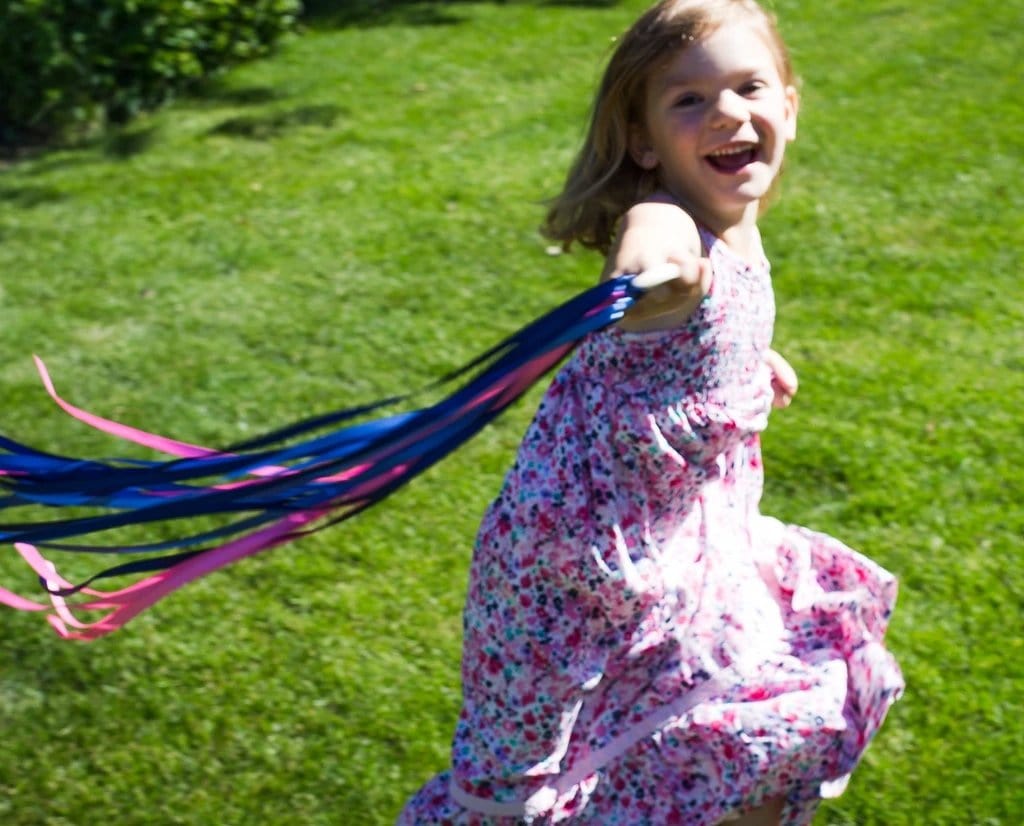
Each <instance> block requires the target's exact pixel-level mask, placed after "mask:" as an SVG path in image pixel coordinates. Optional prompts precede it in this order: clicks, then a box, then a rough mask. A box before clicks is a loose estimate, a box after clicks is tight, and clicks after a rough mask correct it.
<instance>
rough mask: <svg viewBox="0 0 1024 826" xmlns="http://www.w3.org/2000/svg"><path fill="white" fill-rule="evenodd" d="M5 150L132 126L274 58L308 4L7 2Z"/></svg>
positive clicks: (3, 27)
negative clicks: (100, 126)
mask: <svg viewBox="0 0 1024 826" xmlns="http://www.w3.org/2000/svg"><path fill="white" fill-rule="evenodd" d="M0 3H3V4H4V5H5V6H6V8H5V9H3V11H2V13H0V55H2V58H0V142H4V143H8V144H10V143H13V142H17V141H24V140H26V139H33V140H40V139H47V138H52V137H54V136H58V135H61V134H62V133H66V132H67V131H68V130H69V129H70V128H73V127H76V126H79V127H80V126H84V125H89V124H93V123H96V122H97V121H102V120H104V119H105V120H107V121H111V122H124V121H126V120H128V119H129V118H131V117H132V116H133V115H134V114H136V113H137V112H139V111H141V110H144V109H150V108H153V107H156V106H159V105H160V104H162V103H164V102H165V101H166V100H167V99H168V98H169V97H171V96H172V95H173V94H174V93H175V92H176V91H178V90H180V89H182V88H183V87H185V86H187V85H188V84H190V83H194V82H195V81H197V80H199V79H201V78H204V77H207V76H209V75H211V74H213V73H215V72H217V71H218V70H220V69H222V68H223V67H225V66H228V65H230V64H232V63H237V62H239V61H242V60H247V59H250V58H253V57H256V56H259V55H261V54H264V53H266V52H267V51H268V50H269V49H270V48H271V47H272V46H273V45H274V43H275V42H276V41H277V40H278V38H279V37H280V36H281V35H282V34H284V33H285V32H286V31H288V30H289V29H290V28H291V27H292V25H293V24H294V22H295V20H296V18H297V16H298V14H299V12H300V10H301V2H300V0H102V2H96V0H6V2H4V0H0Z"/></svg>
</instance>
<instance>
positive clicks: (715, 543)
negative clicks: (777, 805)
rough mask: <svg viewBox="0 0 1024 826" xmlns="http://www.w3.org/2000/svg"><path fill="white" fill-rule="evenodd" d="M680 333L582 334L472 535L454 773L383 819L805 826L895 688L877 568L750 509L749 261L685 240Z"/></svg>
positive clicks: (755, 351)
mask: <svg viewBox="0 0 1024 826" xmlns="http://www.w3.org/2000/svg"><path fill="white" fill-rule="evenodd" d="M701 236H702V240H703V243H704V246H705V250H706V252H707V254H708V256H709V258H710V259H711V265H712V284H711V288H710V291H709V293H708V295H707V296H706V297H705V298H704V300H703V301H702V302H701V304H700V305H699V306H698V308H697V310H695V312H694V313H693V315H692V316H691V318H690V319H689V321H688V322H687V323H686V324H685V325H683V326H680V327H677V328H674V329H672V330H667V331H659V332H654V333H628V332H625V331H623V330H621V329H619V328H614V327H613V328H609V329H607V330H604V331H601V332H599V333H596V334H593V335H591V336H589V337H588V338H586V339H585V340H584V341H583V342H582V343H581V345H580V346H579V347H578V348H577V349H576V351H575V352H574V354H573V355H572V357H571V358H570V359H569V360H568V361H567V362H566V364H565V365H564V366H563V367H562V368H561V369H560V371H559V372H558V374H557V375H556V377H555V379H554V381H553V383H552V385H551V387H550V388H549V390H548V392H547V394H546V395H545V397H544V399H543V401H542V402H541V405H540V408H539V410H538V412H537V414H536V416H535V417H534V420H533V422H532V424H531V425H530V427H529V429H528V431H527V433H526V436H525V437H524V440H523V442H522V445H521V447H520V449H519V453H518V455H517V458H516V461H515V464H514V466H513V467H512V469H511V471H510V472H509V474H508V475H507V477H506V479H505V482H504V485H503V487H502V489H501V491H500V493H499V495H498V497H497V498H496V500H495V501H494V502H493V503H492V504H491V506H490V507H489V509H488V510H487V512H486V514H485V516H484V519H483V522H482V524H481V528H480V532H479V535H478V538H477V542H476V546H475V550H474V557H473V563H472V569H471V575H470V583H469V590H468V595H467V600H466V606H465V613H464V644H463V664H462V683H463V706H462V710H461V713H460V716H459V720H458V723H457V726H456V731H455V735H454V741H453V744H452V752H451V766H450V768H449V769H448V770H447V771H444V772H442V773H441V774H439V775H437V776H436V777H434V778H433V779H432V780H430V781H429V782H427V784H426V785H425V786H424V787H423V788H422V789H420V791H419V792H418V793H417V794H416V795H415V796H414V797H413V798H412V799H411V800H410V801H409V802H408V803H407V804H406V807H405V809H404V810H403V812H402V813H401V815H400V816H399V821H398V822H399V824H400V826H423V825H425V824H452V826H456V824H458V826H511V824H520V823H526V824H548V823H551V824H556V823H572V824H609V825H614V824H629V826H642V825H643V824H650V825H651V826H660V825H661V824H682V825H683V826H714V824H718V823H723V822H728V820H729V819H730V818H731V817H733V816H735V815H736V814H738V813H740V812H742V811H745V810H747V809H750V808H754V807H756V806H759V805H761V804H762V803H764V802H766V801H769V800H772V799H776V798H779V797H784V798H785V799H786V804H785V810H784V816H783V824H785V826H796V824H807V823H810V822H811V819H812V818H813V816H814V812H815V809H816V808H817V805H818V803H819V801H820V800H821V798H822V797H829V796H834V795H837V794H839V793H840V792H841V791H842V789H843V787H844V786H845V783H846V780H847V779H848V777H849V774H850V772H851V771H852V770H853V768H854V767H855V766H856V764H857V762H858V761H859V759H860V757H861V755H862V754H863V752H864V750H865V748H866V747H867V745H868V743H869V741H870V740H871V738H872V736H873V735H874V733H875V732H876V731H877V729H878V727H879V726H880V725H881V723H882V721H883V719H884V717H885V715H886V712H887V711H888V709H889V707H890V706H891V704H892V703H893V702H894V701H895V700H896V699H897V698H898V696H899V695H900V693H901V691H902V689H903V680H902V677H901V675H900V670H899V667H898V666H897V664H896V662H895V660H894V659H893V657H892V656H891V654H890V653H889V652H888V651H887V650H886V648H885V647H884V644H883V637H884V634H885V631H886V626H887V624H888V620H889V617H890V614H891V611H892V609H893V605H894V602H895V598H896V581H895V578H894V577H893V576H892V575H891V574H890V573H888V572H887V571H885V570H884V569H883V568H881V567H880V566H879V565H877V564H875V563H874V562H872V561H871V560H870V559H868V558H866V557H865V556H863V555H861V554H859V553H857V552H856V551H854V550H852V549H850V548H849V547H847V546H846V545H844V544H843V543H841V542H839V541H838V540H836V539H833V538H832V537H830V536H827V535H825V534H822V533H817V532H814V531H811V530H807V529H805V528H802V527H798V526H793V525H785V524H782V523H781V522H779V521H778V520H776V519H773V518H771V517H768V516H764V515H762V514H761V513H760V510H759V501H760V498H761V492H762V486H763V469H762V463H761V449H760V440H759V433H760V432H761V431H762V430H763V429H764V428H765V426H766V424H767V419H768V413H769V410H770V409H771V404H772V397H773V393H772V387H771V372H770V370H769V368H768V367H767V365H766V364H765V361H764V356H765V352H766V350H767V349H768V347H769V346H770V343H771V337H772V328H773V324H774V316H775V307H774V298H773V294H772V287H771V279H770V273H769V266H768V262H767V261H766V260H765V259H764V257H763V254H761V255H759V256H758V260H756V261H754V262H753V263H748V262H747V261H744V260H743V259H741V258H739V257H738V256H736V255H735V254H734V253H733V252H732V251H731V250H730V249H729V248H728V247H727V246H726V245H725V244H724V243H723V242H721V241H720V240H718V239H716V238H715V237H714V236H712V235H711V234H709V233H707V232H705V231H703V230H702V231H701Z"/></svg>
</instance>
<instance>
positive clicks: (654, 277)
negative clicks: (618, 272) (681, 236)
mask: <svg viewBox="0 0 1024 826" xmlns="http://www.w3.org/2000/svg"><path fill="white" fill-rule="evenodd" d="M682 272H683V271H682V268H681V267H680V266H679V265H678V264H674V263H673V262H671V261H666V262H665V263H664V264H655V265H654V266H653V267H648V268H647V269H645V270H644V271H643V272H642V273H640V274H639V275H638V276H636V278H634V279H633V285H634V286H636V287H638V288H640V289H641V290H650V289H653V288H654V287H659V286H661V285H662V284H665V283H666V282H669V281H672V280H673V279H675V278H679V277H681V276H682Z"/></svg>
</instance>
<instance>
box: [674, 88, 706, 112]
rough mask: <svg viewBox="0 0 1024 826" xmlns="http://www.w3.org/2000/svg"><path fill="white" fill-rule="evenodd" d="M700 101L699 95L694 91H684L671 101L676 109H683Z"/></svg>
mask: <svg viewBox="0 0 1024 826" xmlns="http://www.w3.org/2000/svg"><path fill="white" fill-rule="evenodd" d="M700 101H701V97H700V95H698V94H697V93H696V92H684V93H683V94H681V95H679V96H678V97H677V98H676V99H675V100H674V101H673V103H672V106H673V107H675V108H677V109H685V108H687V107H689V106H696V105H697V104H698V103H700Z"/></svg>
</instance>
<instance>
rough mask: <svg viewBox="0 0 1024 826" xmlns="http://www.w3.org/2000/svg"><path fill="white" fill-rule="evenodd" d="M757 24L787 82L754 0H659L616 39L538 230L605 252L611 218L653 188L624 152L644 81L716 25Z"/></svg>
mask: <svg viewBox="0 0 1024 826" xmlns="http://www.w3.org/2000/svg"><path fill="white" fill-rule="evenodd" d="M733 21H746V22H751V23H753V24H755V25H759V26H761V27H763V29H764V34H765V35H766V39H767V42H768V45H769V47H770V48H771V50H772V52H773V54H774V55H775V60H776V63H777V66H778V70H779V75H780V77H781V78H782V82H783V83H785V84H786V85H795V82H796V81H795V76H794V73H793V68H792V64H791V62H790V58H789V51H788V49H787V48H786V45H785V43H784V42H783V40H782V36H781V35H780V34H779V30H778V27H777V25H776V22H775V17H774V15H772V14H771V13H770V12H768V11H766V10H765V9H764V8H763V7H761V6H760V5H759V4H758V3H757V2H755V0H661V2H659V3H657V4H656V5H655V6H653V7H651V8H650V9H648V10H647V11H646V12H645V13H644V14H643V15H641V17H640V18H639V19H638V20H637V21H636V22H635V23H634V24H633V25H632V26H631V27H630V28H629V30H628V31H627V32H626V33H625V34H624V35H623V36H622V37H621V38H620V39H619V42H618V45H617V46H616V48H615V51H614V52H613V53H612V56H611V59H610V60H609V61H608V66H607V68H606V69H605V72H604V77H603V78H602V80H601V83H600V85H599V86H598V90H597V94H596V95H595V98H594V104H593V108H592V110H591V115H590V125H589V128H588V130H587V136H586V138H585V139H584V141H583V146H582V147H581V148H580V151H579V154H578V155H577V156H576V159H575V161H574V162H573V164H572V166H571V167H570V169H569V174H568V176H567V177H566V180H565V185H564V186H563V188H562V192H561V193H560V194H559V195H558V196H557V197H555V198H553V199H552V200H551V201H550V202H549V209H548V214H547V218H546V220H545V222H544V224H543V226H542V228H541V229H542V232H543V233H544V234H545V235H546V236H547V237H548V238H551V239H553V240H556V241H561V242H562V244H563V246H564V247H565V248H566V249H568V247H569V246H570V245H571V244H572V243H573V242H579V243H580V244H582V245H583V246H584V247H589V248H592V249H596V250H599V251H600V252H602V253H607V252H608V250H609V248H610V247H611V245H612V241H613V239H614V236H615V228H616V225H617V223H618V221H619V218H621V217H622V215H623V214H624V213H625V212H626V210H628V209H629V208H630V207H631V206H633V205H634V204H636V203H637V202H638V201H640V200H643V199H644V198H646V197H647V196H649V195H651V194H652V193H653V192H654V191H655V190H656V189H657V188H658V179H657V175H656V174H655V173H654V172H653V171H649V170H645V169H643V168H641V167H640V166H639V165H638V164H637V163H636V162H635V161H634V160H633V158H632V157H631V156H630V154H629V131H630V126H631V125H633V124H636V123H640V122H642V121H643V119H644V115H645V113H644V111H643V105H644V101H645V98H646V90H647V82H648V80H649V78H650V76H651V74H652V73H653V72H654V71H655V69H656V68H657V67H658V66H659V65H661V64H662V63H663V62H664V61H665V60H667V59H669V58H670V57H671V56H672V55H674V54H675V53H677V52H678V51H679V50H680V49H684V48H686V45H687V44H688V43H691V42H693V41H695V40H699V39H701V38H702V37H704V36H706V35H708V34H710V33H711V32H712V31H714V30H715V29H717V28H718V27H719V26H721V25H722V24H723V23H727V22H733Z"/></svg>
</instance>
